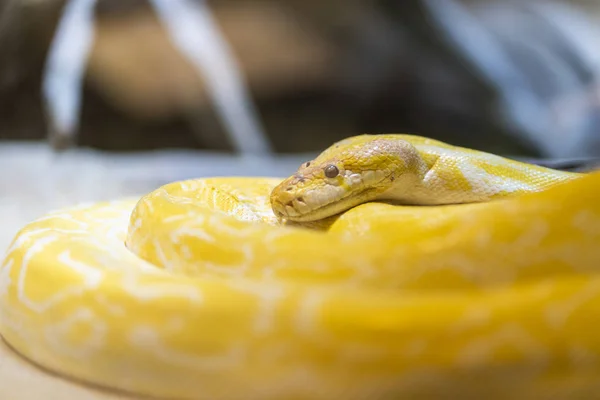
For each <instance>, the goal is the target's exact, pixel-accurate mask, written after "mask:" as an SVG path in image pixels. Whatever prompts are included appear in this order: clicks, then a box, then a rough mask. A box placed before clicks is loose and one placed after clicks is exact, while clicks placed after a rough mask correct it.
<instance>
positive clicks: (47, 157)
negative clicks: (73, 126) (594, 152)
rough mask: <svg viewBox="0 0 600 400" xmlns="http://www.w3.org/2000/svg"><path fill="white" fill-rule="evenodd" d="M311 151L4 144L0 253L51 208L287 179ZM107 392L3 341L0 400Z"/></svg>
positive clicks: (104, 397) (99, 398) (0, 152)
mask: <svg viewBox="0 0 600 400" xmlns="http://www.w3.org/2000/svg"><path fill="white" fill-rule="evenodd" d="M307 157H308V156H302V155H299V156H294V157H282V158H278V159H273V160H266V159H239V158H235V157H232V156H218V155H214V154H210V153H199V152H154V153H149V154H143V155H136V156H123V155H119V156H114V155H107V154H102V153H98V152H92V151H83V150H79V151H77V152H68V153H65V154H61V155H56V154H52V153H51V152H50V150H49V149H48V147H47V146H45V145H43V144H42V145H23V144H19V143H15V144H1V145H0V171H2V172H1V173H0V252H1V253H0V254H1V255H2V258H4V251H5V249H6V247H7V246H8V245H9V243H10V241H11V240H12V238H13V237H14V235H15V233H16V232H17V230H18V229H20V228H21V227H22V226H23V225H24V224H26V223H27V222H29V221H31V220H32V219H34V218H37V217H38V216H41V215H42V214H44V213H45V212H47V211H50V210H52V209H56V208H61V207H67V206H70V205H73V204H75V203H80V202H89V201H98V200H108V199H114V198H119V197H125V196H127V197H129V196H136V195H140V194H143V193H146V192H148V191H151V190H152V189H154V188H156V187H157V186H160V185H162V184H165V183H167V182H170V181H174V180H179V179H187V178H191V177H201V176H211V175H212V176H214V175H271V176H285V175H287V174H288V173H290V172H292V171H293V170H295V169H296V167H297V166H298V165H299V164H300V163H301V162H302V161H303V160H304V159H305V158H307ZM132 398H134V397H131V396H125V395H124V394H116V393H111V392H106V391H103V390H100V389H98V388H95V387H90V386H87V385H85V384H83V383H79V382H72V381H70V380H68V379H65V378H63V377H60V376H57V375H54V374H51V373H49V372H47V371H45V370H43V369H41V368H38V367H37V366H34V365H32V364H30V363H29V362H28V361H26V360H25V359H23V358H22V357H20V356H19V355H17V354H16V353H15V352H13V351H12V349H10V348H9V347H8V346H7V344H6V343H5V342H4V341H2V340H0V400H38V399H39V400H59V399H60V400H64V399H77V400H88V399H89V400H114V399H132Z"/></svg>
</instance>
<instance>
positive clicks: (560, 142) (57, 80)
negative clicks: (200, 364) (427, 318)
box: [0, 0, 600, 245]
mask: <svg viewBox="0 0 600 400" xmlns="http://www.w3.org/2000/svg"><path fill="white" fill-rule="evenodd" d="M599 18H600V3H599V2H597V1H594V0H569V1H567V0H564V1H558V0H556V1H545V0H540V1H522V0H519V1H517V0H515V1H507V0H485V1H484V0H481V1H476V0H468V1H467V0H462V1H459V0H370V1H369V0H363V1H358V0H343V1H342V0H329V1H327V2H308V1H299V0H277V1H276V0H261V1H242V0H218V1H217V0H215V1H200V0H97V1H93V0H68V1H65V0H0V168H1V170H0V171H1V172H0V210H1V211H0V216H3V215H4V214H6V218H8V220H5V221H8V222H5V223H4V225H3V226H4V227H3V228H2V230H0V245H6V244H7V241H8V240H10V239H11V238H12V236H13V235H14V233H15V232H16V229H18V228H19V227H20V225H22V224H24V223H26V222H27V221H28V220H29V219H31V218H34V217H37V216H39V215H40V214H41V213H43V212H46V211H48V210H50V209H53V208H57V207H63V206H69V205H71V204H74V203H77V202H82V201H96V200H104V199H111V198H115V197H122V196H129V195H138V194H141V193H144V192H147V191H150V190H152V189H154V188H155V187H156V186H158V185H161V184H164V183H166V182H169V181H173V180H178V179H187V178H192V177H201V176H208V175H271V176H285V175H287V174H289V173H291V172H293V171H294V170H295V169H296V167H297V166H298V165H299V163H301V162H302V161H304V160H305V159H307V158H308V157H310V156H311V155H313V154H316V153H318V152H319V151H321V150H322V149H324V148H325V147H327V146H329V145H330V144H331V143H332V142H334V141H336V140H339V139H342V138H344V137H348V136H352V135H356V134H359V133H384V132H385V133H400V132H403V133H415V134H420V135H424V136H429V137H432V138H436V139H441V140H445V141H448V142H451V143H453V144H457V145H463V146H468V147H473V148H478V149H481V150H485V151H491V152H495V153H498V154H502V155H506V156H511V157H517V158H524V159H527V160H534V161H536V162H539V163H542V164H543V163H547V164H550V165H558V166H560V167H561V168H589V167H590V166H591V165H595V164H594V162H595V159H596V158H598V157H600V134H599V131H600V92H599V90H598V88H599V86H598V83H599V81H598V77H599V74H600V50H599V49H598V46H597V43H600V29H599V28H598V27H599V26H600V24H598V22H599V21H598V19H599ZM553 163H554V164H553Z"/></svg>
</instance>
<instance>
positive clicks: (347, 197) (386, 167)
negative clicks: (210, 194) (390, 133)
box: [270, 135, 416, 222]
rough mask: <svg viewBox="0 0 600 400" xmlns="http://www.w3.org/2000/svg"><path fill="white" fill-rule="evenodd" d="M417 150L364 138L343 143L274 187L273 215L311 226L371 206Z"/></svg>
mask: <svg viewBox="0 0 600 400" xmlns="http://www.w3.org/2000/svg"><path fill="white" fill-rule="evenodd" d="M414 155H416V150H415V149H414V147H413V146H412V145H410V144H409V143H408V142H406V141H401V140H398V139H392V138H386V137H382V136H372V135H360V136H354V137H351V138H347V139H344V140H342V141H340V142H337V143H335V144H333V145H332V146H331V147H329V148H328V149H326V150H325V151H323V152H322V153H321V154H320V155H319V156H318V157H316V158H315V159H314V160H311V161H307V162H305V163H303V164H302V165H301V166H300V167H299V168H298V170H297V171H296V172H295V173H294V174H293V175H292V176H290V177H288V178H287V179H285V180H283V181H282V182H281V183H280V184H279V185H278V186H276V187H275V188H274V189H273V191H272V193H271V198H270V200H271V207H272V209H273V212H274V213H275V215H276V216H277V217H279V218H284V219H287V220H290V221H296V222H309V221H316V220H320V219H323V218H327V217H330V216H333V215H336V214H339V213H341V212H344V211H346V210H348V209H350V208H352V207H355V206H357V205H359V204H362V203H365V202H368V201H373V200H375V199H377V198H378V197H379V195H380V194H382V193H384V192H386V191H387V190H388V189H390V188H391V186H392V185H394V182H395V181H396V179H398V177H399V176H400V175H402V173H403V172H405V171H406V170H407V169H408V168H409V167H410V165H411V163H410V162H408V161H407V160H408V159H410V158H411V157H414Z"/></svg>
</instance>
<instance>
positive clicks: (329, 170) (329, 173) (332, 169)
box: [325, 165, 340, 178]
mask: <svg viewBox="0 0 600 400" xmlns="http://www.w3.org/2000/svg"><path fill="white" fill-rule="evenodd" d="M339 173H340V170H339V169H338V168H337V167H336V166H335V165H328V166H326V167H325V176H326V177H328V178H335V177H336V176H338V175H339Z"/></svg>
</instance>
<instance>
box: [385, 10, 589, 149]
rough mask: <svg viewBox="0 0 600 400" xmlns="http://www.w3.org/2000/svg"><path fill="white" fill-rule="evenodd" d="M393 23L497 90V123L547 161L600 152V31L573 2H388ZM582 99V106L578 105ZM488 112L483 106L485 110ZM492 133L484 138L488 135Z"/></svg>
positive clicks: (492, 94) (489, 88)
mask: <svg viewBox="0 0 600 400" xmlns="http://www.w3.org/2000/svg"><path fill="white" fill-rule="evenodd" d="M382 4H384V6H385V7H387V8H388V9H390V10H392V12H393V15H394V19H395V20H396V21H398V22H400V23H401V24H402V25H403V26H405V27H406V29H407V31H409V32H410V33H411V34H412V35H413V37H414V38H416V40H417V41H418V42H420V43H421V44H422V45H424V46H425V47H427V46H429V47H432V48H434V49H435V50H434V51H435V52H437V53H441V54H444V55H445V57H446V59H447V60H450V61H451V62H450V63H449V64H448V67H449V68H454V69H455V70H463V71H468V74H469V78H470V79H471V80H475V81H477V82H478V84H479V85H480V86H481V87H482V88H485V89H486V90H487V91H488V93H490V99H491V102H490V103H491V105H492V106H493V108H494V109H495V111H496V114H495V119H496V125H497V126H502V127H503V129H504V130H505V131H506V132H507V133H510V134H511V135H512V136H513V137H514V138H515V139H516V140H519V141H522V142H525V143H527V144H529V145H530V146H532V147H534V148H536V149H538V150H539V151H540V152H541V153H542V154H543V155H544V156H547V157H573V156H594V155H597V154H598V152H600V138H599V137H598V135H596V134H594V132H595V131H597V129H598V128H599V125H598V123H599V118H598V116H599V114H600V107H598V104H597V103H598V102H597V101H592V98H593V96H590V91H591V92H592V93H594V92H596V90H597V89H596V87H597V85H598V82H597V79H598V71H599V70H600V69H599V63H598V58H599V55H600V53H598V51H597V50H596V49H592V48H591V47H589V48H585V47H584V46H583V45H582V43H588V44H590V45H591V44H594V43H597V40H598V39H599V38H600V33H599V32H598V31H597V30H595V29H594V28H593V25H592V24H591V21H590V19H589V18H586V15H585V14H584V13H582V12H578V10H577V9H576V8H575V7H574V6H571V5H567V4H565V3H560V2H554V1H525V2H516V1H494V2H490V1H471V2H469V5H465V3H462V2H460V1H456V0H407V1H402V2H400V1H394V0H389V1H388V0H383V1H382ZM574 98H576V99H578V101H573V99H574ZM482 109H483V108H482ZM481 134H482V135H485V133H481Z"/></svg>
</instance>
